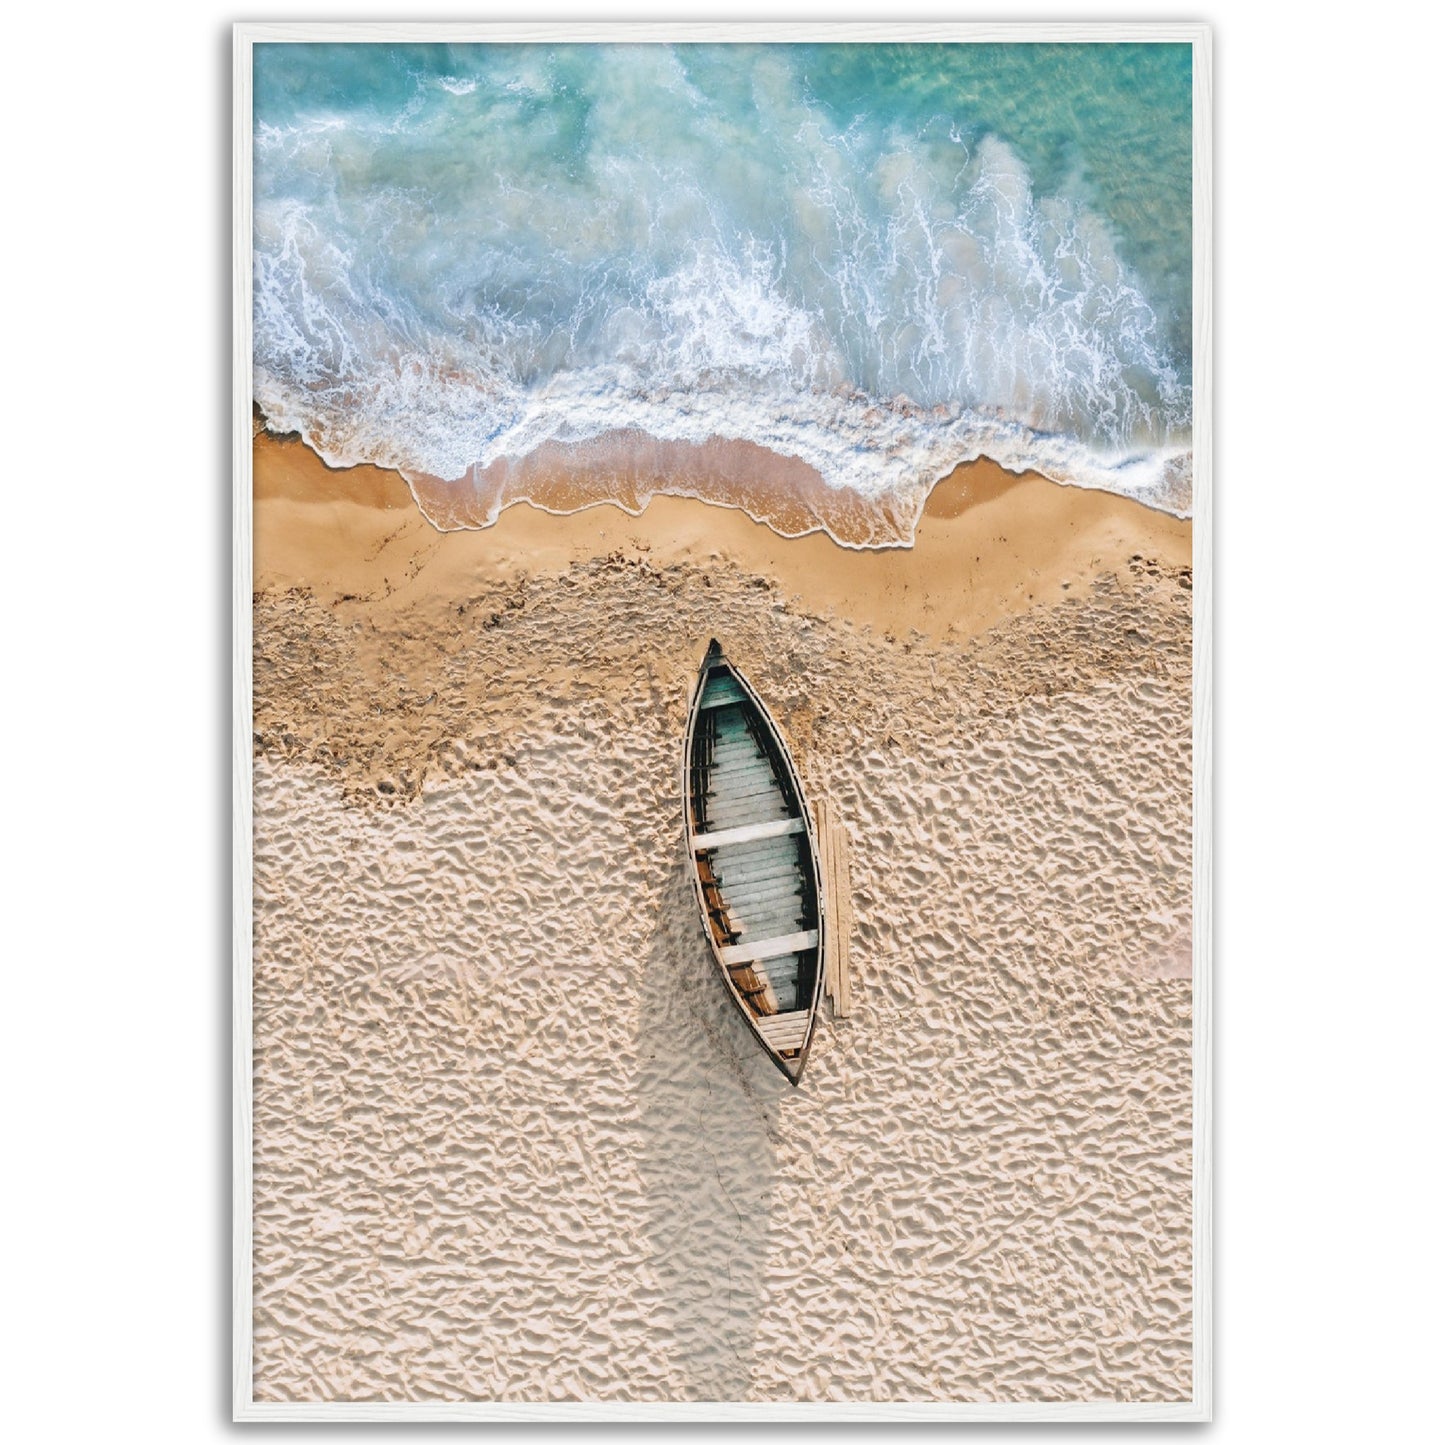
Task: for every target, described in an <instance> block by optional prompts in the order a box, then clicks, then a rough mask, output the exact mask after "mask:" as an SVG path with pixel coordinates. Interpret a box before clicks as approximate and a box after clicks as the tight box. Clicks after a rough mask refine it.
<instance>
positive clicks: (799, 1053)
mask: <svg viewBox="0 0 1445 1445" xmlns="http://www.w3.org/2000/svg"><path fill="white" fill-rule="evenodd" d="M682 797H683V812H684V817H685V819H686V831H687V856H688V861H689V872H690V873H691V875H692V880H693V888H694V891H695V892H696V895H697V903H698V908H699V909H700V910H701V913H702V922H703V928H704V930H705V931H706V933H707V936H708V940H709V942H710V943H711V945H712V952H713V958H714V960H715V961H716V963H717V966H718V971H719V972H720V973H721V974H722V977H723V980H724V982H725V983H726V984H727V988H728V991H729V993H730V994H731V995H732V998H733V1001H734V1003H736V1004H737V1006H738V1009H739V1011H740V1012H741V1014H742V1016H743V1018H744V1019H746V1020H747V1023H748V1027H749V1028H750V1029H751V1030H752V1031H753V1034H754V1035H755V1036H756V1038H757V1040H758V1042H759V1043H760V1044H761V1045H762V1047H763V1049H764V1050H765V1052H766V1053H767V1055H768V1057H769V1058H770V1059H771V1060H772V1061H773V1063H774V1064H775V1065H776V1066H777V1067H778V1069H780V1070H781V1071H782V1073H783V1076H784V1077H785V1078H786V1079H787V1080H788V1081H789V1083H792V1084H794V1085H796V1084H797V1082H798V1080H799V1079H800V1078H801V1077H802V1075H803V1066H804V1065H805V1064H806V1063H807V1061H808V1050H809V1048H811V1046H812V1042H813V1028H814V1025H815V1024H816V1022H817V1017H818V1000H819V998H820V997H821V994H822V986H823V957H824V947H825V944H826V941H827V940H826V937H825V933H826V929H827V925H828V918H827V907H826V899H825V893H824V880H823V877H822V873H821V871H820V869H819V866H818V840H817V837H816V836H815V832H814V824H813V815H812V813H811V811H810V810H809V809H808V807H807V805H806V803H805V801H804V798H803V791H802V787H801V785H800V783H799V780H798V770H797V768H796V767H795V766H794V764H793V759H792V756H791V755H790V754H789V752H788V748H787V744H786V743H785V742H784V741H783V737H782V734H781V733H780V732H779V731H778V727H777V724H776V723H774V721H773V719H772V718H771V716H770V715H769V714H768V710H767V708H766V707H764V706H763V703H762V700H761V699H760V698H759V697H758V695H757V693H756V692H755V691H754V690H753V688H752V686H751V684H750V683H749V682H748V681H747V679H746V678H745V677H744V676H743V675H742V673H741V672H739V671H738V669H737V668H736V667H735V666H734V665H733V664H732V663H730V662H729V661H728V660H727V658H726V657H724V656H723V650H722V648H721V647H720V646H719V645H718V643H717V641H716V640H714V641H713V642H711V643H710V644H709V645H708V650H707V655H706V656H705V657H704V658H703V660H702V666H701V668H700V669H699V670H698V675H697V681H696V682H695V683H694V685H693V691H692V699H691V703H690V706H689V707H688V715H687V736H686V739H685V741H684V743H683V763H682Z"/></svg>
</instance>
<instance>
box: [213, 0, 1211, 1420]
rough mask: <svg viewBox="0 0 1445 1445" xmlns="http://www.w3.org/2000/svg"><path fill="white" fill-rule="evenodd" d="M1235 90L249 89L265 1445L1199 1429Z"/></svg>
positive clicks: (394, 72)
mask: <svg viewBox="0 0 1445 1445" xmlns="http://www.w3.org/2000/svg"><path fill="white" fill-rule="evenodd" d="M1209 64H1210V59H1209V38H1208V32H1207V31H1206V30H1205V29H1204V28H1203V27H1201V26H1195V25H1163V26H1160V25H1155V26H1017V25H1004V26H999V25H993V26H962V25H960V26H904V25H876V26H874V25H867V26H863V25H847V26H841V25H840V26H818V25H810V26H770V27H758V26H752V27H734V26H719V25H694V26H683V25H677V26H667V27H660V26H655V25H648V26H637V25H614V26H580V25H579V26H566V27H557V26H519V25H509V26H451V25H396V26H389V25H388V26H382V25H370V26H366V25H356V26H352V25H348V26H340V25H259V24H257V25H242V26H239V27H238V28H237V31H236V129H235V142H236V150H235V155H236V198H237V199H236V226H237V232H236V235H237V241H236V346H237V352H236V436H237V448H236V492H235V496H236V540H237V554H236V587H237V607H236V616H237V639H236V641H237V652H236V666H237V688H236V698H237V716H236V738H237V751H236V797H235V808H236V856H237V870H236V900H235V903H236V907H235V912H236V919H237V934H236V997H235V1020H236V1097H235V1105H236V1171H235V1179H236V1210H235V1218H236V1241H235V1248H236V1253H235V1269H236V1294H235V1304H236V1320H235V1351H236V1354H235V1368H236V1376H235V1413H236V1415H237V1417H238V1418H244V1419H342V1418H355V1419H470V1418H477V1419H487V1418H490V1419H524V1418H527V1419H530V1418H546V1417H555V1418H590V1419H654V1418H698V1419H720V1418H749V1417H754V1416H759V1415H762V1416H769V1417H777V1418H815V1417H816V1418H829V1419H866V1418H885V1417H886V1418H919V1419H928V1418H990V1419H1002V1418H1017V1419H1045V1418H1049V1419H1054V1418H1079V1419H1178V1420H1200V1419H1207V1418H1208V1417H1209V1412H1210V1334H1209V1327H1210V1293H1209V1256H1208V1249H1209V1032H1208V1024H1209V1000H1210V976H1209V957H1210V955H1209V907H1210V895H1209V846H1210V834H1209V815H1208V798H1209V785H1210V774H1209V726H1208V720H1209V713H1208V704H1209V695H1210V694H1209V662H1210V655H1209V647H1208V644H1209V594H1208V583H1209V576H1210V573H1209V548H1208V543H1209V516H1210V512H1209V506H1210V496H1211V491H1210V489H1211V475H1210V411H1209V396H1210V393H1209V308H1210V295H1209V282H1210V269H1209V259H1210V258H1209V241H1208V237H1209V224H1210V217H1209V196H1210V170H1209V150H1208V139H1209V93H1210V92H1209Z"/></svg>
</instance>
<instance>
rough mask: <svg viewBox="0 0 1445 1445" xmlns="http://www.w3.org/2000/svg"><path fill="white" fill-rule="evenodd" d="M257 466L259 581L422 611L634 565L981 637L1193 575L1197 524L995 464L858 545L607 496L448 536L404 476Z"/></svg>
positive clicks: (891, 625) (860, 617) (886, 623)
mask: <svg viewBox="0 0 1445 1445" xmlns="http://www.w3.org/2000/svg"><path fill="white" fill-rule="evenodd" d="M253 455H254V459H255V467H254V497H255V538H254V548H255V552H254V555H255V559H256V569H255V579H256V581H255V585H256V586H257V588H258V589H260V590H265V589H266V588H269V587H276V586H286V585H290V584H291V583H292V582H295V581H301V582H303V583H304V584H305V585H306V586H308V587H310V588H311V589H312V590H313V591H314V592H315V593H316V595H317V596H318V598H320V599H323V600H326V601H328V602H330V603H342V604H344V603H346V602H355V601H359V600H362V599H365V600H367V601H369V602H372V603H375V604H377V605H384V606H386V607H388V608H389V609H392V610H394V609H396V608H398V607H401V606H405V605H416V606H425V605H426V604H427V602H428V601H429V600H430V601H431V602H437V601H442V600H445V599H447V598H463V599H464V598H465V596H466V595H467V594H468V592H469V591H471V590H474V589H475V588H476V587H478V586H479V585H482V584H485V583H486V582H487V581H489V580H498V579H501V580H510V579H513V578H515V577H517V576H520V575H556V574H559V573H561V572H562V571H565V570H566V568H567V567H568V566H570V565H572V564H573V563H576V562H579V561H584V560H590V559H596V558H599V557H605V556H609V555H612V554H616V553H621V554H622V555H624V556H630V557H644V556H645V557H647V558H648V559H649V560H650V561H651V562H652V563H653V564H654V565H657V564H666V563H683V562H687V563H696V564H699V565H719V564H722V565H732V566H737V567H741V568H744V569H748V570H751V571H755V572H759V573H761V574H763V575H767V576H774V577H779V578H782V579H783V585H785V586H786V587H787V588H788V591H789V596H790V599H792V600H795V601H797V603H798V604H799V605H801V606H803V607H805V608H807V609H809V610H812V611H816V612H819V613H820V614H822V615H833V616H838V617H840V618H846V619H848V620H850V621H852V622H854V623H855V624H860V625H865V626H870V627H873V628H875V629H881V630H884V631H887V630H890V629H900V628H901V629H905V630H906V629H916V630H917V631H919V632H922V633H925V634H929V635H941V634H956V635H961V636H976V635H978V634H979V633H981V632H984V631H987V630H988V628H990V627H992V626H993V625H995V624H996V623H997V622H999V621H1001V620H1003V619H1004V618H1006V617H1010V616H1016V615H1018V614H1020V613H1022V612H1026V611H1028V610H1030V608H1032V607H1034V606H1036V605H1041V604H1047V603H1050V602H1053V601H1057V600H1059V599H1060V598H1062V597H1063V596H1065V595H1066V594H1067V593H1068V592H1069V591H1070V590H1073V589H1077V588H1079V587H1081V586H1087V585H1089V583H1090V582H1091V581H1092V580H1093V579H1094V578H1095V577H1097V576H1100V575H1104V574H1107V573H1110V572H1118V571H1120V570H1122V569H1125V568H1127V567H1128V565H1129V564H1130V561H1131V559H1144V560H1147V561H1148V562H1151V563H1154V564H1157V565H1159V566H1161V567H1164V568H1167V569H1180V568H1184V569H1187V568H1190V567H1191V565H1192V537H1193V523H1192V521H1190V520H1187V519H1180V518H1177V517H1174V516H1172V515H1170V514H1168V513H1163V512H1159V511H1155V510H1154V509H1152V508H1150V507H1148V506H1147V505H1145V504H1144V503H1142V502H1135V501H1131V500H1130V499H1128V498H1124V497H1119V496H1116V495H1114V494H1112V493H1107V492H1099V491H1092V490H1088V489H1084V488H1078V487H1070V486H1065V485H1062V484H1060V483H1056V482H1051V481H1049V480H1047V479H1046V478H1044V477H1042V476H1040V475H1038V474H1037V473H1025V474H1023V475H1021V476H1016V475H1015V474H1013V473H1011V472H1007V471H1005V470H1004V469H1003V468H1002V467H1000V466H998V465H997V464H996V463H994V462H991V461H988V460H986V459H980V460H979V461H976V462H969V463H965V464H963V465H961V466H959V467H957V468H955V469H954V471H953V472H952V473H951V474H950V475H949V476H947V477H945V478H944V479H943V480H941V481H940V482H938V483H937V484H936V485H935V486H934V488H933V490H932V492H931V493H930V495H929V497H928V501H927V504H926V505H925V507H924V511H923V515H922V518H921V519H920V521H919V524H918V528H917V534H916V537H915V540H914V543H913V545H912V546H911V547H903V546H898V547H889V548H876V549H859V548H853V547H846V546H843V545H841V544H839V543H837V542H835V541H834V540H833V539H832V538H831V537H829V536H828V535H827V534H826V533H823V532H810V533H807V534H805V535H802V536H796V537H788V536H783V535H781V534H780V533H778V532H775V531H774V530H773V529H772V528H770V527H768V526H767V525H766V524H765V523H762V522H757V521H754V520H753V519H752V517H750V516H749V515H748V514H747V513H746V512H744V511H742V510H740V509H739V508H737V507H734V506H730V505H726V504H715V503H710V502H705V501H702V500H700V499H696V498H689V497H675V496H666V495H658V496H653V497H652V498H651V499H650V500H649V501H648V502H647V503H646V505H645V506H644V507H643V509H642V510H641V511H640V512H639V513H637V514H636V515H633V514H632V513H630V512H628V511H625V510H624V509H623V508H621V507H620V506H618V505H616V504H614V503H611V502H603V501H597V502H591V503H587V504H585V505H584V507H583V509H582V510H578V511H573V512H564V513H558V512H552V511H547V510H543V509H541V508H539V507H536V506H533V505H532V504H530V503H527V502H517V503H513V504H512V505H510V506H508V507H507V508H506V509H505V510H504V511H503V512H502V513H501V514H500V515H499V516H498V518H497V520H496V521H495V522H494V523H492V524H491V525H490V526H488V527H485V528H480V529H461V530H456V531H445V532H443V531H439V530H437V528H436V527H434V526H433V525H432V523H431V522H429V521H428V520H427V518H426V517H425V515H424V514H423V512H422V511H421V509H420V507H419V506H418V504H417V503H416V501H415V500H414V499H413V496H412V492H411V490H410V488H409V487H408V485H407V483H406V482H405V480H404V479H403V478H402V477H401V476H400V474H399V473H396V472H391V471H387V470H385V469H382V468H378V467H373V466H368V465H364V464H363V465H360V466H356V467H350V468H345V469H335V468H331V467H329V466H328V465H327V464H326V463H325V462H324V461H323V460H322V459H321V458H320V457H319V456H318V455H317V454H316V453H315V452H314V451H312V450H311V449H310V448H309V447H308V446H307V445H306V444H305V443H304V442H303V441H301V440H300V439H299V438H296V437H294V436H289V437H284V438H277V437H274V436H272V435H271V434H270V433H268V432H266V431H264V430H260V431H258V432H257V434H256V437H255V442H254V451H253Z"/></svg>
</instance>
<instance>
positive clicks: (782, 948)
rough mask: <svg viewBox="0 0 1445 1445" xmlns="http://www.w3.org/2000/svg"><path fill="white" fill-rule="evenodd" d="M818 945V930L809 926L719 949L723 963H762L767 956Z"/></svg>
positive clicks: (776, 955)
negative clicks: (796, 931)
mask: <svg viewBox="0 0 1445 1445" xmlns="http://www.w3.org/2000/svg"><path fill="white" fill-rule="evenodd" d="M817 946H818V930H817V929H816V928H809V929H807V930H806V931H805V932H802V933H785V934H783V935H782V936H780V937H778V938H760V939H758V940H757V941H756V942H754V943H735V944H733V945H732V946H731V947H728V948H723V949H719V950H718V952H719V955H720V957H721V958H722V961H723V962H724V963H725V964H728V965H732V964H734V963H762V962H763V961H764V960H765V959H769V958H782V957H783V956H784V955H786V954H789V953H802V952H803V950H804V949H807V948H816V947H817Z"/></svg>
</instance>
